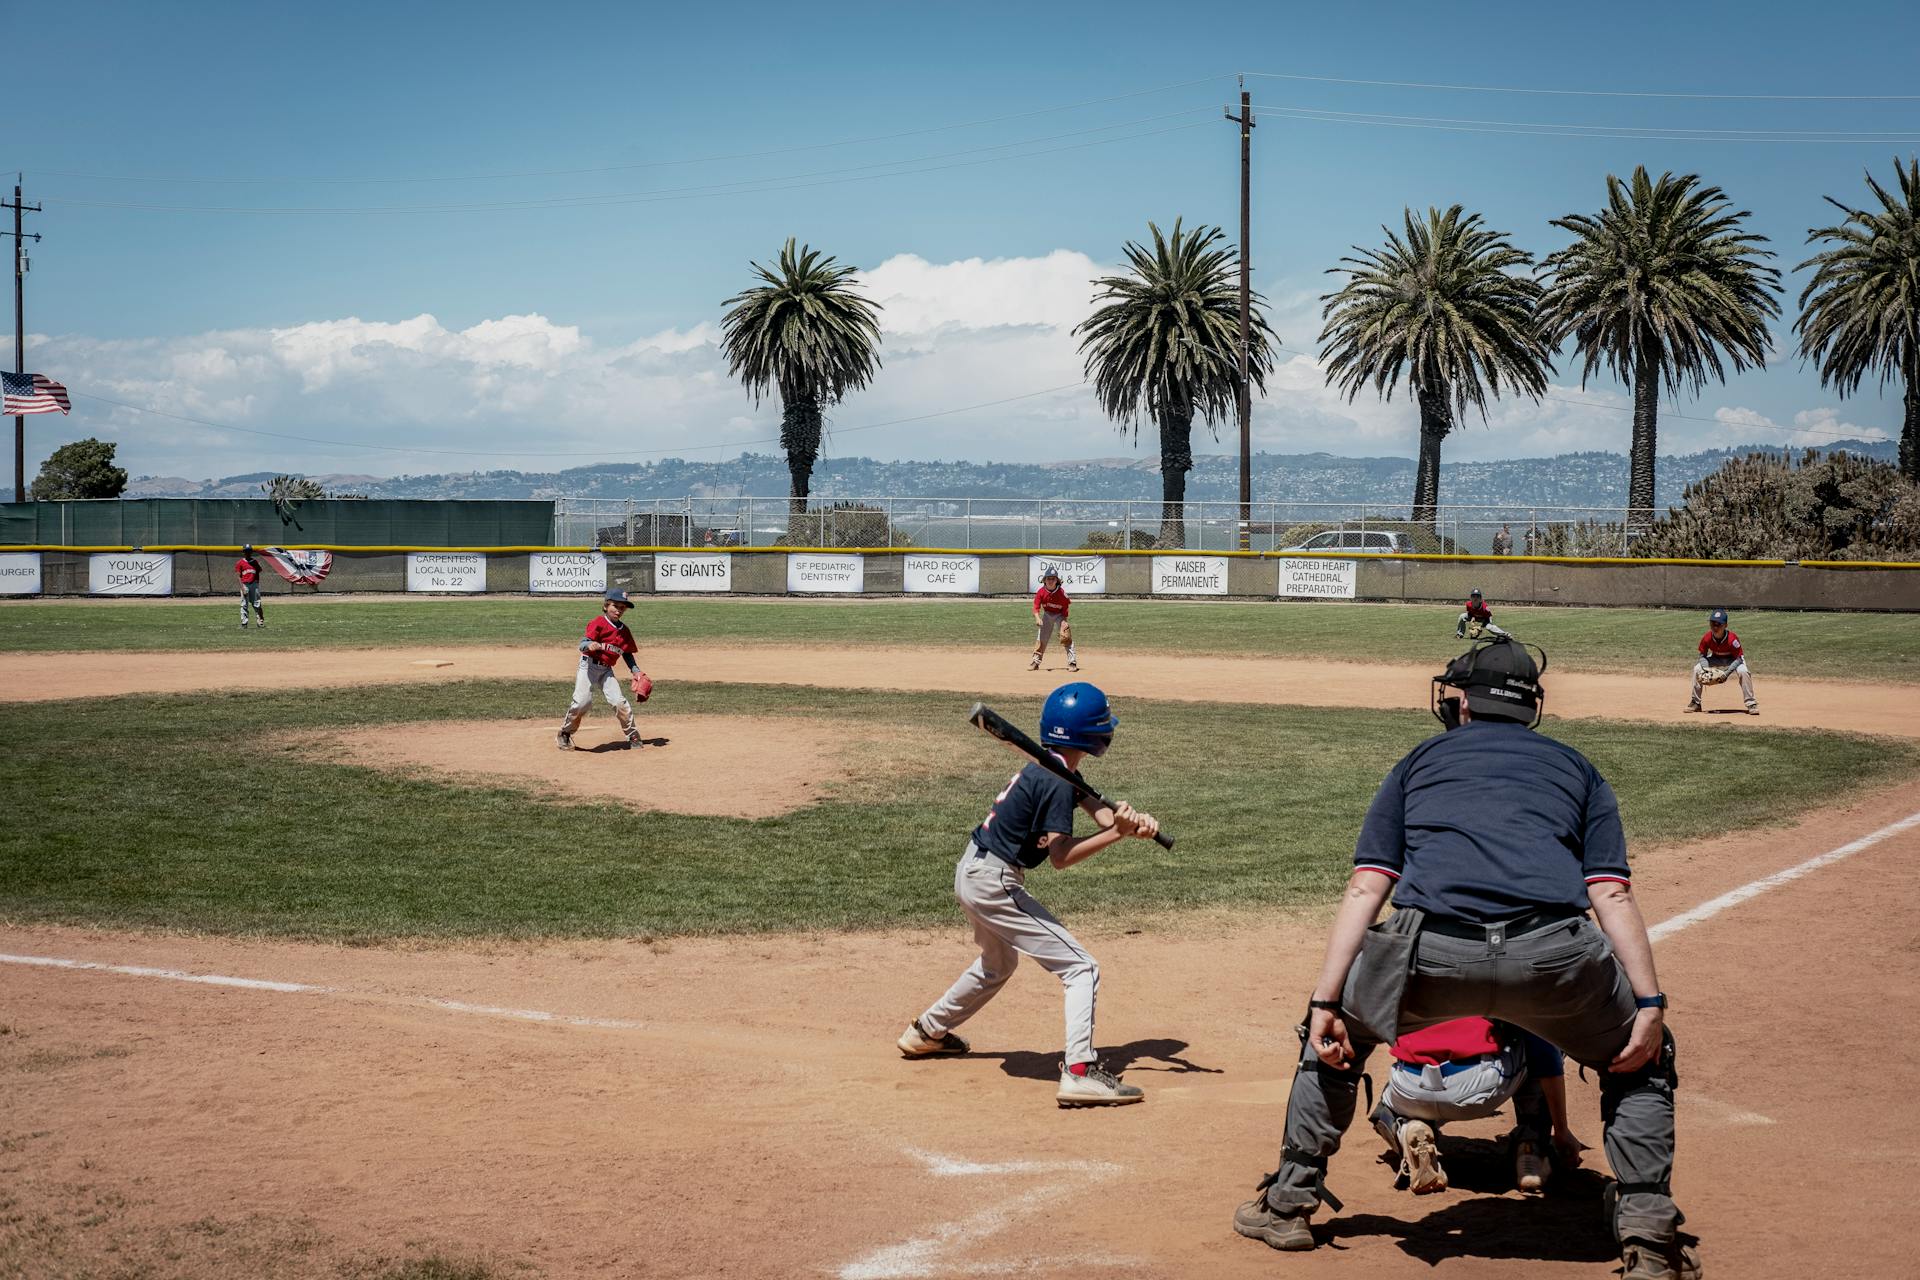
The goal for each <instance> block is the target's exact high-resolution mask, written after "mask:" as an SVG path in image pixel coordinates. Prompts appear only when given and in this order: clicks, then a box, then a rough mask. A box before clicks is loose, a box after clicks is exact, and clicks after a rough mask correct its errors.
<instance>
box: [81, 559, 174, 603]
mask: <svg viewBox="0 0 1920 1280" xmlns="http://www.w3.org/2000/svg"><path fill="white" fill-rule="evenodd" d="M87 590H88V591H91V592H92V593H93V594H94V595H96V596H170V595H172V594H173V556H172V555H170V554H168V553H166V552H144V551H103V552H96V553H95V554H93V555H91V556H88V557H87Z"/></svg>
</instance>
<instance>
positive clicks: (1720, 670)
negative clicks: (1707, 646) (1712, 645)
mask: <svg viewBox="0 0 1920 1280" xmlns="http://www.w3.org/2000/svg"><path fill="white" fill-rule="evenodd" d="M1732 674H1733V668H1732V667H1716V666H1714V665H1713V664H1712V663H1708V664H1707V669H1706V672H1705V673H1704V675H1705V682H1706V683H1707V684H1725V683H1726V682H1727V678H1728V677H1729V676H1731V675H1732Z"/></svg>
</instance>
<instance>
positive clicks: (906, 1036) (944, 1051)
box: [894, 1018, 972, 1058]
mask: <svg viewBox="0 0 1920 1280" xmlns="http://www.w3.org/2000/svg"><path fill="white" fill-rule="evenodd" d="M894 1043H896V1044H897V1045H899V1046H900V1056H901V1057H903V1058H934V1057H949V1058H953V1057H958V1056H960V1055H961V1054H963V1053H970V1052H972V1047H971V1046H970V1045H968V1044H967V1042H966V1041H965V1040H962V1039H961V1038H960V1037H959V1036H957V1035H955V1034H954V1033H953V1032H951V1031H949V1032H947V1034H945V1035H943V1036H935V1035H928V1034H927V1029H926V1028H925V1027H923V1026H921V1025H920V1019H918V1018H915V1019H914V1020H913V1021H912V1022H911V1023H909V1024H908V1026H907V1029H906V1030H905V1031H902V1032H901V1033H900V1039H899V1040H897V1041H895V1042H894Z"/></svg>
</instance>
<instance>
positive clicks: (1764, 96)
mask: <svg viewBox="0 0 1920 1280" xmlns="http://www.w3.org/2000/svg"><path fill="white" fill-rule="evenodd" d="M1241 74H1243V75H1249V76H1257V77H1259V78H1260V79H1262V80H1305V81H1310V82H1312V83H1315V84H1354V85H1369V86H1373V87H1375V88H1386V89H1444V90H1448V91H1450V92H1456V93H1531V94H1541V95H1543V96H1545V95H1551V96H1555V97H1572V98H1683V99H1693V100H1696V101H1703V102H1920V93H1670V92H1655V91H1632V90H1624V89H1536V88H1525V87H1520V86H1514V85H1492V84H1429V83H1425V82H1422V81H1417V80H1355V79H1349V78H1347V77H1343V76H1309V75H1296V74H1289V73H1287V72H1282V71H1247V72H1243V73H1241ZM1216 78H1217V77H1216Z"/></svg>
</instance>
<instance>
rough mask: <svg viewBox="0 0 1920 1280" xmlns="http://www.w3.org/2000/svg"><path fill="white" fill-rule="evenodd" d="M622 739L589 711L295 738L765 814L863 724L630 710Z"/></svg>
mask: <svg viewBox="0 0 1920 1280" xmlns="http://www.w3.org/2000/svg"><path fill="white" fill-rule="evenodd" d="M639 725H640V733H641V745H640V746H637V747H632V748H629V747H628V746H627V741H626V738H625V737H624V736H622V734H621V732H620V728H619V726H618V725H616V724H615V723H614V722H613V721H612V720H611V719H608V718H595V719H591V720H589V721H587V723H586V724H584V725H582V726H581V728H580V732H578V733H576V734H574V735H573V750H571V751H562V750H560V749H559V748H558V747H557V746H556V745H555V744H554V734H555V732H556V729H557V726H556V724H555V723H554V722H553V721H552V720H465V721H441V722H437V723H414V724H404V725H383V726H381V727H380V728H377V729H360V730H356V731H354V732H351V733H343V734H327V735H324V736H322V735H318V734H301V735H298V736H297V737H296V738H295V739H294V740H293V743H294V745H295V746H296V747H297V748H298V749H300V750H302V751H305V752H311V753H313V754H314V755H317V756H320V757H322V758H325V759H328V760H333V761H337V762H339V763H343V764H358V765H365V766H368V767H370V768H375V769H384V770H391V771H397V772H406V773H415V772H422V771H424V772H427V773H433V774H440V775H444V776H447V777H452V778H465V779H471V780H474V781H479V782H486V783H492V784H494V785H499V784H502V783H505V784H507V785H511V786H521V787H524V788H526V789H527V790H529V791H533V792H541V793H547V794H561V795H570V796H591V797H594V798H596V799H609V800H616V801H618V802H619V803H621V804H623V805H626V806H628V807H629V808H634V809H650V810H658V811H663V812H668V813H692V814H703V815H709V816H719V817H734V818H768V817H772V816H774V815H776V814H782V813H790V812H792V811H793V810H795V809H799V808H802V807H804V806H806V805H809V804H812V803H814V802H815V801H817V800H819V799H820V798H821V797H822V795H823V793H824V792H825V791H826V790H828V789H830V788H831V787H832V786H834V785H835V784H839V783H844V782H847V781H849V780H850V779H851V778H852V777H853V762H852V760H851V759H850V754H851V750H850V749H851V748H852V747H855V746H859V745H864V744H865V743H866V742H868V741H870V740H871V739H872V737H873V734H872V733H871V732H862V730H861V728H860V727H859V726H858V725H857V724H854V723H852V722H846V721H819V720H801V719H797V718H783V717H774V716H724V715H716V716H658V715H647V714H645V713H644V712H643V713H642V714H641V715H640V717H639Z"/></svg>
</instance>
